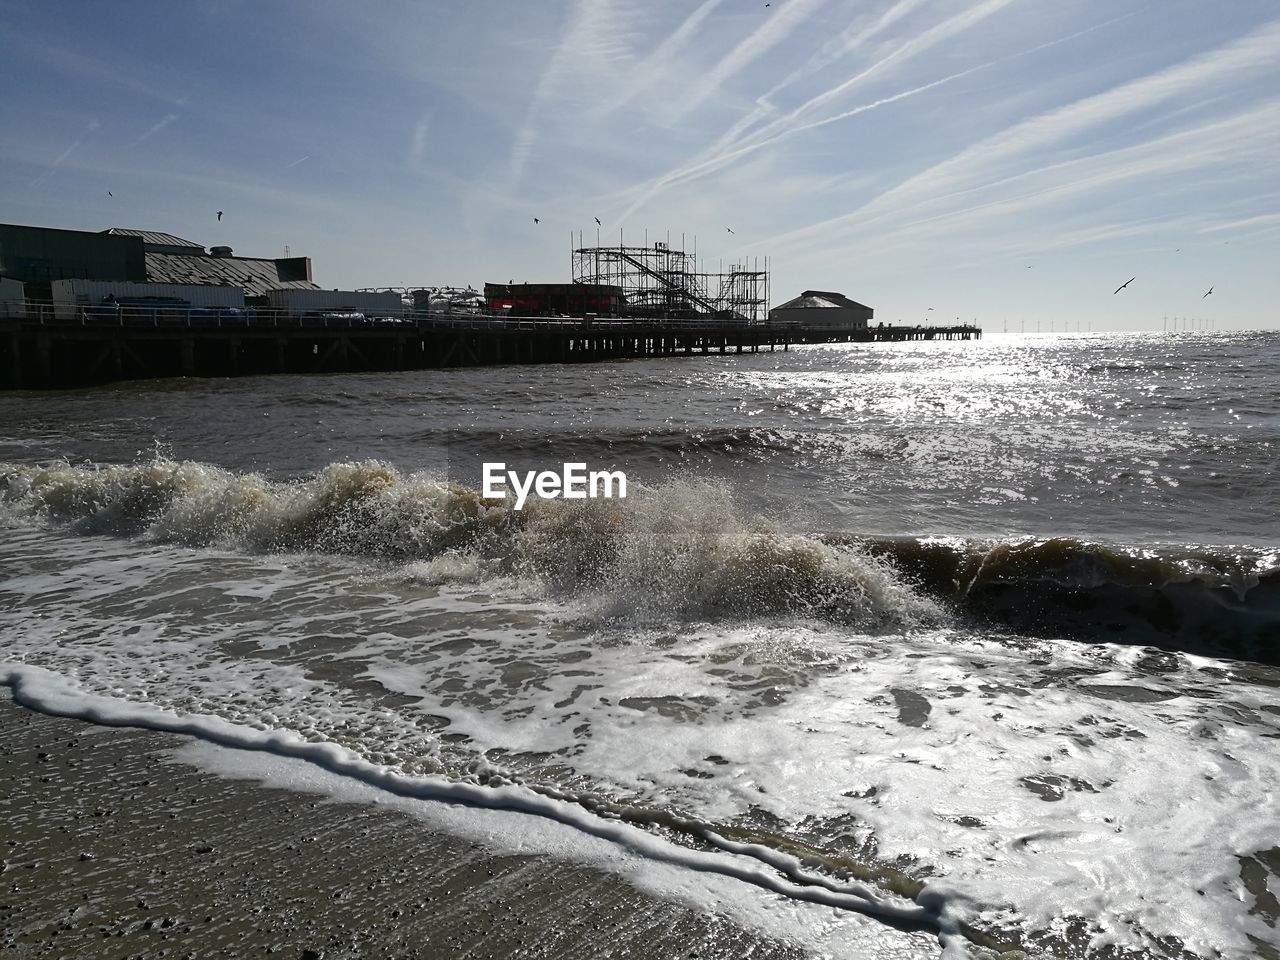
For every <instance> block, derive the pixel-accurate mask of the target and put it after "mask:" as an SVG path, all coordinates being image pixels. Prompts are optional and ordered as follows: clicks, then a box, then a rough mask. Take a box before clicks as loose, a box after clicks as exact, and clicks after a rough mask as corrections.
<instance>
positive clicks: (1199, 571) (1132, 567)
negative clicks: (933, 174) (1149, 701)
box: [830, 537, 1280, 664]
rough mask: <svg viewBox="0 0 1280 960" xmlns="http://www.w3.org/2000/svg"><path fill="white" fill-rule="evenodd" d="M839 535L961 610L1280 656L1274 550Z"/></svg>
mask: <svg viewBox="0 0 1280 960" xmlns="http://www.w3.org/2000/svg"><path fill="white" fill-rule="evenodd" d="M830 539H832V540H833V541H835V542H847V543H850V544H856V545H857V546H859V547H860V548H861V549H863V550H865V551H866V552H867V553H868V554H869V555H871V556H874V557H878V558H880V559H882V560H885V561H886V562H888V563H890V564H891V565H892V566H893V567H894V569H896V570H899V571H902V572H903V573H904V575H906V576H907V578H908V579H909V580H910V581H911V582H913V583H915V584H916V585H918V586H919V588H920V589H922V590H923V591H925V592H926V593H928V594H930V595H932V596H935V597H937V598H939V599H941V600H943V601H944V602H946V603H948V604H949V605H950V606H952V608H953V609H955V610H956V611H957V612H958V613H961V614H963V615H966V616H968V617H970V618H973V619H977V620H979V621H983V622H987V623H990V624H992V625H995V626H997V627H999V628H1004V629H1009V630H1013V631H1014V632H1016V633H1020V634H1036V635H1041V636H1069V637H1074V638H1077V639H1083V640H1093V641H1105V642H1118V643H1142V644H1153V645H1155V646H1160V647H1166V648H1169V649H1178V650H1186V651H1189V652H1197V653H1204V654H1206V655H1212V656H1229V657H1232V658H1235V659H1243V660H1253V661H1256V662H1260V663H1269V664H1280V555H1278V554H1276V553H1274V552H1273V553H1264V552H1260V551H1251V550H1248V549H1245V548H1239V549H1221V548H1216V549H1215V548H1198V549H1180V550H1179V549H1164V550H1160V551H1155V550H1138V549H1123V548H1119V547H1114V546H1108V545H1104V544H1098V543H1090V542H1087V541H1083V540H1077V539H1074V538H1050V539H1036V540H1025V541H1019V542H1011V543H1009V542H1005V543H982V542H972V541H963V540H952V539H934V540H929V539H913V538H880V539H861V538H860V539H856V540H855V539H851V538H843V537H832V538H830Z"/></svg>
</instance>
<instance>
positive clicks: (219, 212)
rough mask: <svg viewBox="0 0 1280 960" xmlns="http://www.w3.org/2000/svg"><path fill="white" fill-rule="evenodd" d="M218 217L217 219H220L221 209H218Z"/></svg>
mask: <svg viewBox="0 0 1280 960" xmlns="http://www.w3.org/2000/svg"><path fill="white" fill-rule="evenodd" d="M218 219H219V220H221V219H222V211H221V210H219V211H218Z"/></svg>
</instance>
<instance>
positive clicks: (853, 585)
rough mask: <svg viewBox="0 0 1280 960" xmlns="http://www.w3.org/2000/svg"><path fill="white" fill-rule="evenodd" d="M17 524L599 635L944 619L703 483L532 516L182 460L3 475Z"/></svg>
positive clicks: (412, 476)
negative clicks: (247, 556) (589, 620)
mask: <svg viewBox="0 0 1280 960" xmlns="http://www.w3.org/2000/svg"><path fill="white" fill-rule="evenodd" d="M0 504H3V505H5V507H6V508H7V510H8V511H9V512H10V513H11V514H17V515H25V516H27V517H29V518H31V519H35V520H39V521H43V522H50V523H55V524H60V525H65V526H69V527H70V528H71V529H72V530H74V531H76V532H78V533H83V534H105V535H114V536H131V537H142V538H145V539H148V540H152V541H155V542H161V543H176V544H182V545H188V546H206V547H219V548H224V549H231V550H238V551H246V552H256V553H281V552H308V553H321V554H339V555H351V556H362V557H369V558H372V559H375V560H379V561H384V562H390V563H400V564H404V565H406V567H405V568H406V570H407V571H408V573H409V575H410V576H412V577H415V578H417V579H421V580H425V581H437V582H441V581H449V580H474V581H486V580H493V579H497V578H509V579H511V580H513V581H515V582H518V583H519V584H521V585H522V586H523V587H525V588H526V589H533V590H536V591H538V592H540V593H542V594H544V595H548V596H555V597H571V598H574V599H576V600H579V601H581V602H582V604H583V605H584V606H585V608H586V610H587V612H589V613H590V614H591V616H592V617H594V618H598V619H602V620H605V621H628V622H634V621H643V622H664V621H669V620H671V619H681V620H688V619H698V620H706V619H712V620H721V619H745V618H769V617H783V616H786V617H805V618H813V619H818V620H825V621H828V622H833V623H844V624H852V625H856V626H858V627H860V628H863V629H877V628H881V627H884V628H902V627H904V626H911V625H915V624H924V623H933V622H936V621H937V620H938V619H939V618H940V617H941V615H942V614H941V609H940V607H939V606H938V605H937V604H936V603H935V602H934V601H932V600H930V599H928V598H927V597H923V596H921V595H920V594H919V593H918V592H916V591H915V590H913V589H912V588H911V587H910V586H909V585H908V584H907V583H906V582H904V581H903V580H902V579H901V578H900V577H898V576H896V575H895V574H894V572H893V570H892V569H891V568H890V566H889V564H888V563H885V562H884V561H881V560H877V559H875V558H873V557H870V556H869V555H867V554H866V553H865V552H863V551H862V550H860V549H858V548H857V547H854V546H852V545H848V544H837V543H830V542H827V541H825V540H823V539H822V538H819V537H813V536H805V535H800V534H788V533H785V532H783V531H781V530H779V529H777V528H776V527H774V526H773V525H772V524H770V523H768V522H767V521H764V520H762V519H759V518H750V519H744V518H743V517H742V516H741V515H740V513H739V512H738V510H737V509H736V507H735V504H734V502H733V498H732V495H731V494H730V493H729V491H728V490H727V489H726V488H724V487H723V486H720V485H716V484H711V483H669V484H665V485H663V486H660V487H656V488H651V489H644V490H638V491H634V492H633V494H632V496H630V497H628V498H627V499H625V500H603V499H601V500H580V501H564V500H537V499H533V500H530V501H529V502H528V503H527V504H526V505H525V509H524V510H521V511H516V510H514V509H510V508H508V507H507V506H506V505H505V504H506V502H505V501H493V500H485V499H484V498H482V497H481V495H480V493H479V491H477V490H474V489H471V488H469V487H466V486H463V485H461V484H458V483H452V482H449V481H446V480H442V479H440V478H439V477H435V476H432V475H430V474H427V473H408V474H406V473H402V472H400V471H398V470H396V469H395V468H394V467H392V466H390V465H388V464H386V463H382V462H378V461H364V462H358V463H334V464H330V465H328V466H326V467H325V468H324V469H323V470H321V471H320V472H319V473H317V474H316V475H315V476H314V477H311V478H308V479H304V480H299V481H294V482H281V481H273V480H269V479H266V478H264V477H262V476H259V475H257V474H238V473H233V472H230V471H227V470H223V469H221V468H218V467H213V466H209V465H206V464H200V463H193V462H189V461H184V462H176V461H171V460H166V459H156V460H152V461H150V462H147V463H140V464H131V465H90V466H71V465H66V464H59V465H51V466H26V465H13V464H10V465H0Z"/></svg>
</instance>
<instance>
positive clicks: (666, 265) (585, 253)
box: [573, 234, 769, 321]
mask: <svg viewBox="0 0 1280 960" xmlns="http://www.w3.org/2000/svg"><path fill="white" fill-rule="evenodd" d="M573 282H574V283H591V284H603V285H607V286H613V287H618V288H620V289H621V290H622V292H623V297H624V299H625V301H626V311H627V314H628V316H637V317H676V318H686V319H706V320H712V319H719V320H749V321H764V320H767V319H768V317H769V258H768V257H765V258H764V263H763V269H761V262H760V258H759V257H757V258H755V259H754V261H752V262H748V261H743V262H740V263H731V264H730V265H729V267H728V269H727V270H726V269H725V268H724V267H723V266H721V268H720V270H719V272H709V271H706V270H701V269H698V265H697V261H696V256H695V255H694V254H690V253H688V252H686V251H684V250H678V249H674V248H672V247H671V245H670V244H669V243H666V242H662V241H658V242H656V243H654V244H652V245H648V244H646V245H645V246H642V247H628V246H625V245H623V243H622V241H621V237H620V238H619V242H618V245H617V246H616V247H603V246H600V247H584V246H582V244H581V234H579V243H578V245H577V246H576V247H574V248H573Z"/></svg>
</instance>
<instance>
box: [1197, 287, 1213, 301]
mask: <svg viewBox="0 0 1280 960" xmlns="http://www.w3.org/2000/svg"><path fill="white" fill-rule="evenodd" d="M1209 293H1213V287H1210V288H1209ZM1209 293H1206V294H1205V295H1204V297H1207V296H1208V295H1209ZM1204 297H1201V298H1200V299H1201V300H1203V299H1204Z"/></svg>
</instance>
